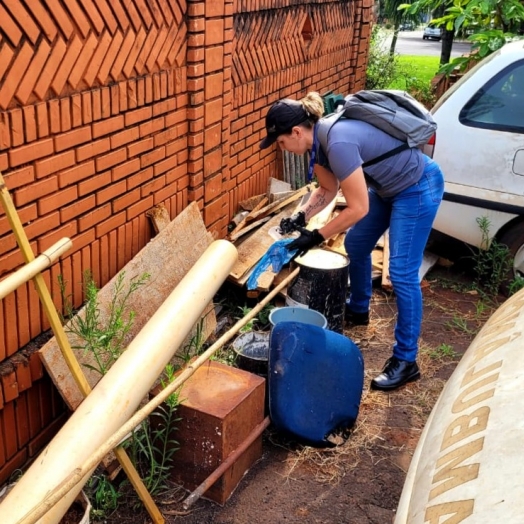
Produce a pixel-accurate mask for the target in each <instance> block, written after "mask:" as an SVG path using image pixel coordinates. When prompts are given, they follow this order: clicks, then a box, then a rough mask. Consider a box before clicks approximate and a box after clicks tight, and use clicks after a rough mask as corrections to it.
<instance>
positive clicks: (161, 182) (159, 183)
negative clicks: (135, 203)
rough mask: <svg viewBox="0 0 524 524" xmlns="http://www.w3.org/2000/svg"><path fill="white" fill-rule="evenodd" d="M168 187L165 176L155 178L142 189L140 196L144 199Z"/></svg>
mask: <svg viewBox="0 0 524 524" xmlns="http://www.w3.org/2000/svg"><path fill="white" fill-rule="evenodd" d="M165 185H166V179H165V177H164V176H160V177H157V178H154V179H153V180H151V181H150V182H147V183H146V184H144V185H143V186H142V187H141V188H140V195H141V197H142V198H144V197H146V196H148V195H150V194H151V193H156V192H157V191H159V190H160V189H162V188H163V187H164V186H165Z"/></svg>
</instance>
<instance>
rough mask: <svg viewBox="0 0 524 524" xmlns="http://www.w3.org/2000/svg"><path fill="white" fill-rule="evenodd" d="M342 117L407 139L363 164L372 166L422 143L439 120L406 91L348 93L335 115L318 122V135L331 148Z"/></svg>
mask: <svg viewBox="0 0 524 524" xmlns="http://www.w3.org/2000/svg"><path fill="white" fill-rule="evenodd" d="M341 118H353V119H355V120H363V121H364V122H368V123H369V124H371V125H373V126H375V127H377V128H379V129H381V130H382V131H385V132H386V133H388V134H389V135H391V136H393V137H395V138H398V139H399V140H402V142H404V143H403V144H402V145H400V146H398V147H396V148H395V149H392V150H390V151H387V152H385V153H384V154H382V155H380V156H378V157H376V158H373V159H372V160H368V161H367V162H365V163H364V164H362V167H363V168H365V167H367V166H371V165H373V164H376V163H377V162H381V161H382V160H385V159H386V158H389V157H391V156H393V155H396V154H398V153H400V152H401V151H405V150H406V149H410V148H413V147H420V146H423V145H424V144H426V143H427V141H428V140H429V139H430V138H431V137H432V136H433V135H434V133H435V131H436V129H437V123H436V122H435V121H434V120H433V117H432V116H431V113H430V112H429V111H428V110H427V109H426V108H425V107H424V106H423V105H422V104H421V103H420V102H418V101H417V100H415V99H414V98H413V97H412V96H411V95H409V94H408V93H406V92H405V91H396V90H387V89H386V90H367V91H366V90H364V91H358V92H357V93H355V94H352V95H348V96H346V98H345V99H344V101H343V102H342V104H340V102H339V106H338V108H337V110H336V111H335V113H332V114H331V115H328V116H326V117H324V118H322V119H321V120H319V122H318V124H317V138H318V141H319V144H320V145H321V146H322V149H323V151H324V152H325V153H326V152H327V143H328V135H329V131H330V130H331V128H332V127H333V125H335V124H336V123H337V122H338V121H339V120H340V119H341Z"/></svg>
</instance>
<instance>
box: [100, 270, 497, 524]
mask: <svg viewBox="0 0 524 524" xmlns="http://www.w3.org/2000/svg"><path fill="white" fill-rule="evenodd" d="M423 293H424V310H425V312H424V320H423V327H422V336H421V349H420V355H419V365H420V367H421V371H422V378H421V380H419V381H417V382H414V383H411V384H408V385H406V386H404V387H402V388H401V389H399V390H398V391H395V392H391V393H383V392H377V391H370V390H369V382H370V380H371V378H373V376H375V375H376V374H377V373H378V372H379V371H380V370H381V369H382V366H383V364H384V361H385V360H386V359H387V358H388V357H389V356H390V352H391V347H392V344H393V340H394V339H393V329H394V324H395V315H396V308H395V300H394V296H393V295H392V294H390V293H387V292H385V291H383V290H382V289H381V288H380V286H376V288H375V289H374V295H373V304H372V318H371V323H370V325H369V326H367V327H359V328H356V329H353V330H351V331H347V332H346V334H347V335H348V336H349V337H351V338H352V339H353V340H354V341H355V342H356V343H357V344H358V346H359V347H360V349H361V351H362V354H363V356H364V361H365V367H366V371H365V374H366V378H365V390H364V393H363V398H362V404H361V408H360V413H359V417H358V420H357V423H356V424H355V426H354V428H353V431H352V433H351V435H350V437H349V438H348V439H347V440H346V441H345V442H344V443H343V444H341V445H340V446H338V447H335V448H327V449H316V448H312V447H308V446H304V445H301V444H300V443H298V442H291V441H289V440H287V439H285V438H283V437H282V436H281V435H279V434H278V433H276V432H275V430H274V429H273V428H272V427H271V426H270V427H269V428H268V430H266V432H265V433H264V437H263V446H264V452H263V456H262V458H261V459H260V460H259V461H258V463H257V464H255V465H254V466H253V467H252V468H251V469H250V471H249V472H248V473H247V474H246V475H245V477H244V478H243V479H242V481H241V482H240V484H239V485H238V487H237V489H236V490H235V492H234V493H233V495H232V496H231V497H230V499H229V500H228V502H227V503H226V504H225V505H224V506H223V507H221V506H219V505H217V504H215V503H213V502H210V501H208V500H205V499H200V500H199V501H197V502H196V503H195V505H194V506H193V507H192V508H191V510H190V511H188V512H185V511H184V510H183V507H182V501H183V500H184V498H185V497H186V496H187V492H185V491H183V490H182V489H181V488H179V487H176V486H173V490H172V491H171V492H169V493H168V494H167V495H166V496H165V497H162V498H161V499H159V500H157V501H156V502H157V504H158V506H159V508H160V509H161V511H162V512H163V514H164V516H165V519H166V522H167V523H175V522H176V523H183V524H208V523H209V524H211V523H216V524H274V523H289V524H291V523H301V524H302V523H307V524H321V523H325V524H328V523H329V524H389V523H391V522H393V519H394V515H395V510H396V507H397V504H398V501H399V498H400V494H401V491H402V487H403V483H404V479H405V476H406V473H407V469H408V467H409V464H410V460H411V457H412V455H413V452H414V450H415V447H416V445H417V442H418V439H419V436H420V434H421V431H422V429H423V427H424V424H425V422H426V419H427V417H428V415H429V413H430V411H431V409H432V407H433V405H434V403H435V401H436V400H437V398H438V396H439V394H440V392H441V390H442V388H443V386H444V384H445V382H446V380H447V379H448V378H449V377H450V375H451V374H452V372H453V370H454V369H455V366H456V365H457V363H458V361H459V360H460V357H461V355H462V354H463V353H464V352H465V351H466V350H467V348H468V347H469V344H470V343H471V341H472V340H473V338H474V337H475V334H476V333H477V332H478V331H479V329H480V328H481V327H482V326H483V325H484V323H485V322H486V320H487V319H488V318H489V316H490V315H491V314H492V312H493V311H494V310H495V309H496V308H497V307H498V305H499V304H500V302H501V301H502V300H503V298H502V297H498V301H496V302H494V301H489V300H486V299H484V300H483V299H482V297H481V296H480V295H479V294H478V293H477V292H476V291H474V290H473V288H472V280H471V277H469V276H467V275H464V274H462V273H461V272H460V271H459V270H458V269H455V268H444V267H441V266H437V267H436V268H434V269H433V270H432V271H431V272H430V273H429V274H428V275H427V277H426V280H425V281H424V282H423ZM128 496H129V500H128V502H127V503H123V504H121V505H120V508H119V509H118V510H117V511H116V512H115V513H114V514H113V515H111V516H110V517H109V518H106V519H104V522H107V523H108V524H113V523H114V524H116V523H118V524H128V523H129V524H131V523H132V524H139V523H140V524H142V523H144V524H145V523H149V522H151V519H150V518H149V516H148V514H147V512H146V511H145V510H144V509H143V508H141V507H139V508H138V509H137V507H136V496H135V495H134V494H133V492H132V491H130V492H129V493H128ZM133 499H134V500H133Z"/></svg>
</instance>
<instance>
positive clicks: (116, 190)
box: [96, 180, 127, 206]
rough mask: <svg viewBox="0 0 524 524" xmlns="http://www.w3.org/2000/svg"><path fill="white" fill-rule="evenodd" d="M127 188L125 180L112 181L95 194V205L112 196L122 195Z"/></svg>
mask: <svg viewBox="0 0 524 524" xmlns="http://www.w3.org/2000/svg"><path fill="white" fill-rule="evenodd" d="M126 189H127V182H126V181H125V180H121V181H120V182H116V183H114V182H113V183H112V184H111V185H110V186H109V187H108V188H106V189H102V191H99V192H98V193H97V194H96V205H97V206H100V205H102V204H103V203H104V202H107V201H108V200H113V199H114V198H116V197H118V196H120V195H123V194H124V193H125V192H126Z"/></svg>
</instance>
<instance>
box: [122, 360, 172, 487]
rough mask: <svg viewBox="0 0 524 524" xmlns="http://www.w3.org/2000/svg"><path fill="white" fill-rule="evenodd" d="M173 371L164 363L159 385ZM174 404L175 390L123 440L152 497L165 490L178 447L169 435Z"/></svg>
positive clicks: (170, 376) (168, 381) (169, 365)
mask: <svg viewBox="0 0 524 524" xmlns="http://www.w3.org/2000/svg"><path fill="white" fill-rule="evenodd" d="M175 371H176V370H175V368H174V366H172V365H171V364H168V365H167V366H166V368H165V375H166V379H163V378H162V379H161V380H160V383H161V385H162V387H163V388H165V387H166V385H167V384H169V383H171V382H172V381H173V380H174V378H175ZM178 405H179V397H178V392H174V393H172V394H171V395H169V396H168V397H167V399H166V401H165V403H164V404H163V405H160V406H159V407H158V408H157V409H156V410H155V411H154V413H152V414H151V416H150V417H149V418H148V419H146V420H144V421H143V422H142V423H141V424H140V425H139V426H138V428H136V429H135V430H134V431H133V433H132V435H131V438H130V439H128V440H127V441H126V442H125V443H124V447H125V448H126V449H128V451H129V453H130V457H131V460H132V462H133V464H134V465H135V467H136V468H137V471H138V472H139V473H140V476H141V477H142V480H143V481H144V485H145V486H146V488H147V490H148V491H149V493H151V495H153V496H154V495H158V494H160V493H162V492H164V491H165V490H166V489H167V487H168V484H167V481H168V479H169V475H170V470H171V467H172V464H173V455H174V454H175V452H176V451H177V450H178V449H179V447H178V442H177V441H176V440H174V439H173V438H172V433H173V432H174V431H175V429H176V427H175V423H176V422H177V421H179V420H180V419H179V418H175V413H176V408H177V406H178Z"/></svg>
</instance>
